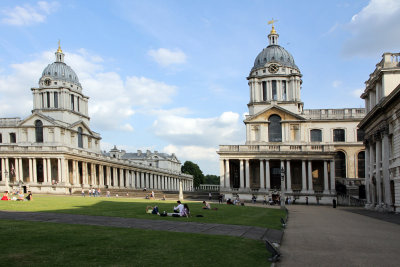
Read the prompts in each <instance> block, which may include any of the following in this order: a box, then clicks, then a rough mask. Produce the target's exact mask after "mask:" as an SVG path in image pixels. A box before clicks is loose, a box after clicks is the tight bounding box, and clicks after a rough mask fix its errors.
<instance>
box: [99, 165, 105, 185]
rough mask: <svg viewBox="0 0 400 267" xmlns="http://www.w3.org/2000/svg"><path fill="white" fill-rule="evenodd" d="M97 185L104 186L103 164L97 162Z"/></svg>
mask: <svg viewBox="0 0 400 267" xmlns="http://www.w3.org/2000/svg"><path fill="white" fill-rule="evenodd" d="M99 186H100V187H103V186H104V166H103V165H100V164H99Z"/></svg>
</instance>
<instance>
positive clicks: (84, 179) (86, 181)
mask: <svg viewBox="0 0 400 267" xmlns="http://www.w3.org/2000/svg"><path fill="white" fill-rule="evenodd" d="M82 183H83V184H84V186H85V185H89V176H88V166H87V162H82Z"/></svg>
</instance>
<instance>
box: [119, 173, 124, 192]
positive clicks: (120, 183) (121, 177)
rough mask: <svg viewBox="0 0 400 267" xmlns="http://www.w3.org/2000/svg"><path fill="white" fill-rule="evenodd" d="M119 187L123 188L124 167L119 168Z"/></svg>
mask: <svg viewBox="0 0 400 267" xmlns="http://www.w3.org/2000/svg"><path fill="white" fill-rule="evenodd" d="M119 187H120V188H124V169H119Z"/></svg>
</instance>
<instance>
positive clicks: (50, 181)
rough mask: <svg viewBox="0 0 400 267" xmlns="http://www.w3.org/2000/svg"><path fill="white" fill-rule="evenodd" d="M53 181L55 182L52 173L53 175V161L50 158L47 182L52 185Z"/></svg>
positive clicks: (48, 160)
mask: <svg viewBox="0 0 400 267" xmlns="http://www.w3.org/2000/svg"><path fill="white" fill-rule="evenodd" d="M52 180H53V176H52V173H51V159H50V158H48V159H47V182H48V183H49V184H52V182H53V181H52Z"/></svg>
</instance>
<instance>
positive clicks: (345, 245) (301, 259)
mask: <svg viewBox="0 0 400 267" xmlns="http://www.w3.org/2000/svg"><path fill="white" fill-rule="evenodd" d="M288 208H289V220H288V225H287V228H286V230H285V235H284V237H283V241H282V246H281V248H280V251H281V253H282V257H281V262H280V263H278V264H277V265H278V266H399V264H400V263H399V259H400V256H399V255H400V226H399V225H398V224H395V223H391V222H387V221H384V220H379V219H376V218H372V217H369V216H364V215H361V214H357V213H355V212H354V210H355V211H358V212H359V213H362V210H357V209H345V208H338V209H333V208H332V207H327V206H301V205H293V206H289V207H288ZM349 211H352V212H349ZM378 215H379V214H378ZM378 215H376V214H375V217H379V216H378ZM380 217H382V216H380Z"/></svg>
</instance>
